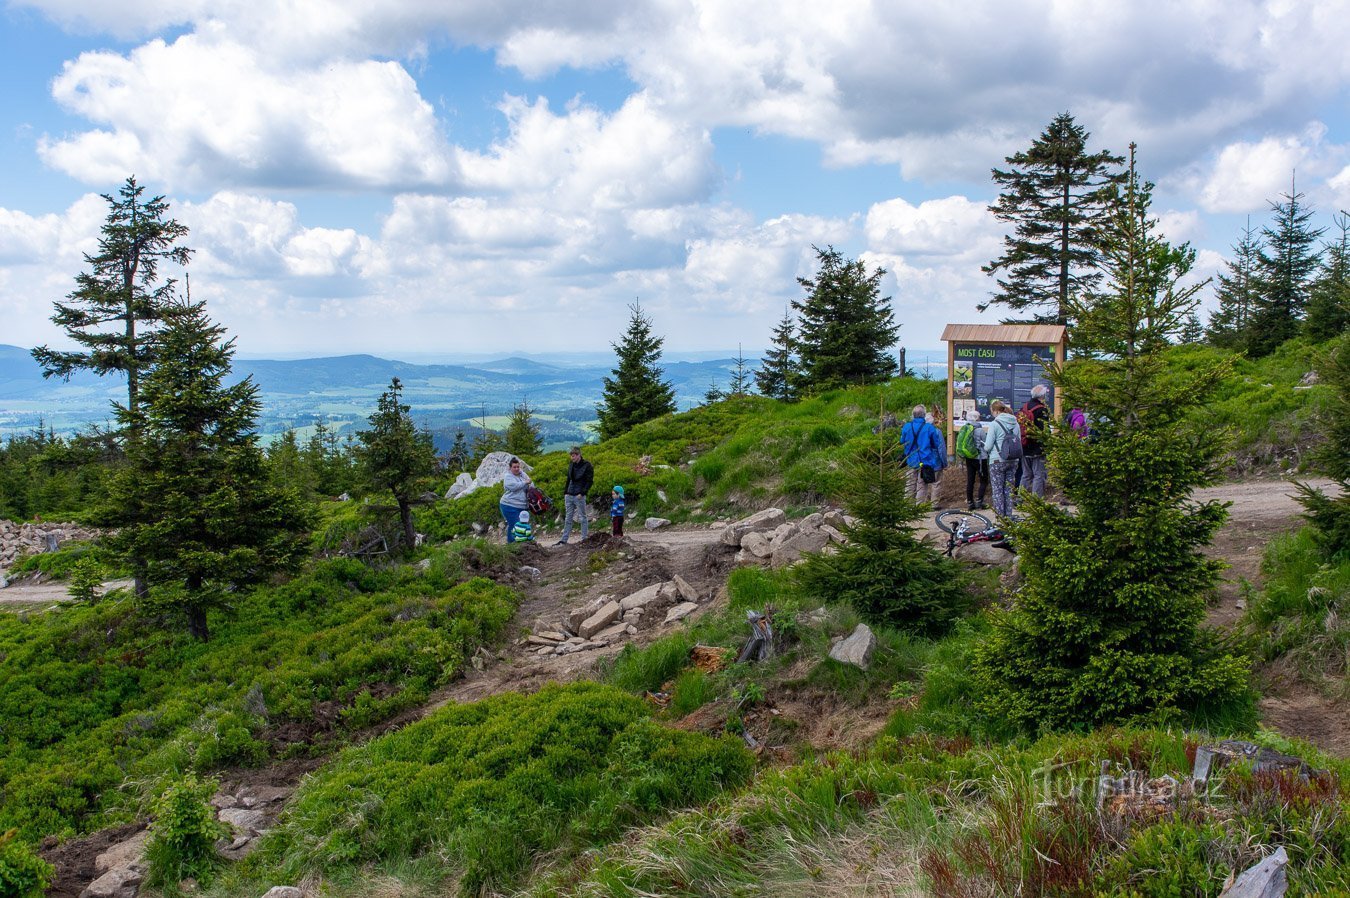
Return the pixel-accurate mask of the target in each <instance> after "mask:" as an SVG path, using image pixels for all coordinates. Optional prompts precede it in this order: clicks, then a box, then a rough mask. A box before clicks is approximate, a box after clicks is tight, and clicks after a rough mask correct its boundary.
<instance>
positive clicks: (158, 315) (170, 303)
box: [33, 177, 192, 420]
mask: <svg viewBox="0 0 1350 898" xmlns="http://www.w3.org/2000/svg"><path fill="white" fill-rule="evenodd" d="M144 194H145V188H144V187H142V186H141V185H140V184H137V183H136V179H135V178H134V177H132V178H127V181H126V183H125V184H123V185H122V187H121V189H119V190H118V193H117V196H116V197H114V196H111V195H109V194H106V193H105V194H103V199H104V200H106V201H107V203H108V218H107V220H106V221H104V223H103V228H102V231H101V236H100V237H99V240H98V252H97V253H95V254H94V255H92V256H91V255H88V254H86V255H85V257H84V262H85V264H86V265H88V266H89V271H86V272H82V273H81V274H79V275H77V276H76V278H75V284H76V286H75V291H74V292H73V293H71V294H70V295H69V296H68V297H67V299H68V302H57V303H56V304H55V305H56V314H55V315H53V316H52V321H53V322H54V323H55V324H57V325H59V326H60V327H61V328H62V329H63V330H65V332H66V334H67V336H69V337H70V338H71V339H72V340H74V341H75V342H76V343H78V344H79V345H80V346H82V347H84V351H80V352H70V351H64V350H56V349H51V348H49V347H47V346H39V347H37V348H36V349H34V350H33V358H34V359H36V360H37V363H38V364H39V365H41V366H42V374H43V376H44V377H62V378H66V379H69V377H70V376H71V375H72V374H73V373H75V372H76V371H79V370H89V371H93V372H95V373H96V374H100V375H103V374H107V373H108V372H110V371H117V372H121V373H122V374H124V375H125V376H126V379H127V406H126V407H127V410H128V411H129V412H130V413H131V415H132V418H131V419H130V420H134V419H135V414H136V410H137V406H138V405H139V403H140V378H141V372H142V371H143V370H144V369H145V368H147V367H148V366H149V365H150V363H151V361H152V360H153V357H152V351H153V348H154V345H155V331H156V329H157V328H158V327H159V326H160V325H161V324H162V323H163V321H164V318H165V316H166V315H167V314H169V313H170V312H172V311H173V310H174V309H175V308H177V304H176V303H175V302H174V296H175V293H174V284H175V282H174V280H173V279H172V278H170V279H168V280H166V281H164V282H162V283H161V282H160V280H159V266H160V263H162V262H174V263H177V264H179V265H186V264H187V262H188V259H189V258H190V257H191V255H192V250H190V249H188V248H186V247H182V246H176V245H175V244H176V243H177V242H178V241H179V240H180V239H181V238H182V237H184V236H186V235H187V232H188V229H187V227H186V226H185V225H182V224H179V223H178V222H177V221H175V220H174V219H172V218H168V219H166V218H165V217H164V216H165V214H166V213H167V212H168V210H169V204H168V203H166V202H165V201H164V197H162V196H156V197H151V198H150V199H145V198H144Z"/></svg>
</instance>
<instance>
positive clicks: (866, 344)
mask: <svg viewBox="0 0 1350 898" xmlns="http://www.w3.org/2000/svg"><path fill="white" fill-rule="evenodd" d="M813 249H815V251H816V257H817V259H818V260H819V262H820V270H819V271H817V272H816V276H815V278H797V283H799V284H801V286H802V287H803V288H805V290H806V296H805V297H804V298H803V299H800V300H793V301H792V308H793V309H795V310H796V312H797V314H798V316H799V317H798V328H799V336H798V338H797V352H798V358H799V359H800V360H801V378H800V383H801V385H802V386H803V387H804V388H807V389H818V390H827V389H831V388H833V387H841V386H846V385H849V384H860V383H875V382H877V381H879V380H886V379H887V378H890V377H894V376H895V371H896V363H895V358H894V357H893V356H892V355H891V354H890V349H891V347H892V346H894V345H895V339H896V336H897V335H898V334H899V333H900V325H898V324H896V323H895V315H894V313H892V312H891V298H890V297H889V296H882V295H881V278H882V277H883V276H884V275H885V274H886V271H885V269H882V268H877V269H875V270H873V271H872V273H870V274H869V273H868V272H867V267H866V266H865V265H864V264H863V263H862V261H861V260H858V259H845V258H844V257H843V255H842V254H840V253H839V251H838V250H836V249H835V248H834V247H833V246H828V247H826V248H825V249H821V248H820V247H813Z"/></svg>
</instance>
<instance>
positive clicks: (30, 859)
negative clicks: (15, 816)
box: [0, 829, 56, 898]
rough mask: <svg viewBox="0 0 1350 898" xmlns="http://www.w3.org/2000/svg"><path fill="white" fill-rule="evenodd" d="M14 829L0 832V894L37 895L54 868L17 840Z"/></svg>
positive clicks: (11, 897) (10, 896) (9, 896)
mask: <svg viewBox="0 0 1350 898" xmlns="http://www.w3.org/2000/svg"><path fill="white" fill-rule="evenodd" d="M17 835H18V831H17V830H13V829H11V830H9V831H8V832H6V833H5V834H4V835H0V896H4V898H41V895H42V893H43V892H44V891H46V889H47V886H49V885H51V884H52V877H54V876H55V875H56V870H55V869H53V867H52V865H51V864H49V863H47V862H46V861H44V860H43V859H42V858H40V857H38V856H37V855H36V854H34V853H33V849H31V848H29V847H28V846H27V845H25V844H24V843H22V842H20V841H18V839H16V838H15V836H17Z"/></svg>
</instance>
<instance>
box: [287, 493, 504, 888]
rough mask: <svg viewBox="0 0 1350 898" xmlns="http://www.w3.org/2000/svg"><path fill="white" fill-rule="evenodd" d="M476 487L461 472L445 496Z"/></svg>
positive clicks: (451, 496) (455, 497)
mask: <svg viewBox="0 0 1350 898" xmlns="http://www.w3.org/2000/svg"><path fill="white" fill-rule="evenodd" d="M477 488H478V487H477V484H475V483H474V482H473V475H472V474H469V473H463V474H460V475H459V476H458V477H456V478H455V482H454V483H452V484H450V489H448V490H446V491H445V498H447V499H458V498H459V497H460V496H464V495H467V494H468V493H471V492H473V491H474V490H475V489H477ZM278 888H280V886H278Z"/></svg>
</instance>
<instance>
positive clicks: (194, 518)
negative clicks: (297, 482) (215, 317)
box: [103, 303, 306, 640]
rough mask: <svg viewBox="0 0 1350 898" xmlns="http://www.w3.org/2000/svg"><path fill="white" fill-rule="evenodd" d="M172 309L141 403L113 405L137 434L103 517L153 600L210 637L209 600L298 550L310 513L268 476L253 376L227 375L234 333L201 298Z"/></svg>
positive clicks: (287, 562)
mask: <svg viewBox="0 0 1350 898" xmlns="http://www.w3.org/2000/svg"><path fill="white" fill-rule="evenodd" d="M168 321H169V323H168V324H167V326H165V327H164V329H163V330H162V331H161V332H160V334H159V337H158V340H157V343H158V346H157V357H156V361H155V364H154V365H153V366H151V367H150V368H149V369H148V370H146V371H145V372H144V374H145V377H144V379H143V380H142V381H141V391H140V403H139V404H138V405H137V407H136V408H135V409H134V410H133V409H131V408H128V407H119V408H118V410H117V411H118V418H119V420H120V421H121V422H122V424H123V425H125V426H126V427H127V428H129V429H131V430H132V431H134V432H135V433H136V434H137V437H136V438H135V439H133V440H129V441H128V442H127V460H126V467H125V468H124V469H122V470H121V471H120V472H119V473H118V474H117V476H116V477H115V478H114V479H113V482H112V484H111V486H110V488H109V491H108V500H109V501H108V505H107V508H106V510H105V514H104V518H103V523H105V524H107V525H108V526H111V527H116V528H118V530H117V533H116V534H115V535H113V536H112V537H109V539H110V542H111V544H112V545H113V546H115V547H116V548H119V549H120V550H122V551H123V552H125V553H126V554H127V555H128V556H129V557H131V558H134V559H137V561H138V562H139V563H140V564H141V565H142V566H143V571H144V576H145V578H146V581H147V583H148V585H149V587H150V593H149V599H148V601H149V602H150V603H151V604H152V605H153V606H155V607H161V608H166V609H173V610H177V611H181V612H183V613H184V614H185V616H186V619H187V627H188V632H189V633H191V634H192V635H193V636H194V637H196V638H197V639H201V640H205V639H207V638H208V636H209V635H210V630H209V628H208V624H207V612H208V611H209V610H210V609H212V608H215V607H219V606H220V605H221V604H223V603H224V601H225V598H226V596H227V595H228V594H229V593H230V591H232V590H234V589H237V588H239V587H243V586H247V585H249V584H255V583H260V582H262V581H264V580H266V579H267V578H268V577H270V576H271V575H272V573H273V572H275V571H277V570H280V569H284V568H287V567H289V566H291V565H293V564H295V563H296V562H298V560H299V559H300V558H301V556H302V555H303V553H304V551H305V542H306V534H305V532H304V531H305V525H306V520H305V515H304V513H303V510H302V508H301V506H300V503H299V501H298V499H297V498H296V496H295V494H294V492H293V491H292V490H290V489H283V488H281V487H279V486H277V485H276V484H275V483H273V482H272V480H271V479H270V478H269V476H268V470H267V465H266V462H265V460H264V457H263V452H262V450H261V449H260V448H259V447H258V438H257V434H256V422H257V416H258V410H259V407H260V406H259V401H258V388H257V386H255V385H254V384H253V382H252V380H251V379H249V378H245V379H244V380H243V381H241V382H240V383H237V384H235V385H233V386H229V387H227V386H225V379H226V378H227V377H228V376H229V374H230V363H231V360H232V359H233V357H234V341H233V340H231V341H228V342H222V339H223V337H224V333H225V331H224V328H221V327H219V326H218V325H216V324H214V323H212V322H211V320H210V318H209V317H207V314H206V310H205V306H204V304H202V303H196V304H189V305H183V306H179V307H178V308H176V309H174V310H173V313H172V315H171V316H170V317H169V318H168Z"/></svg>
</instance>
